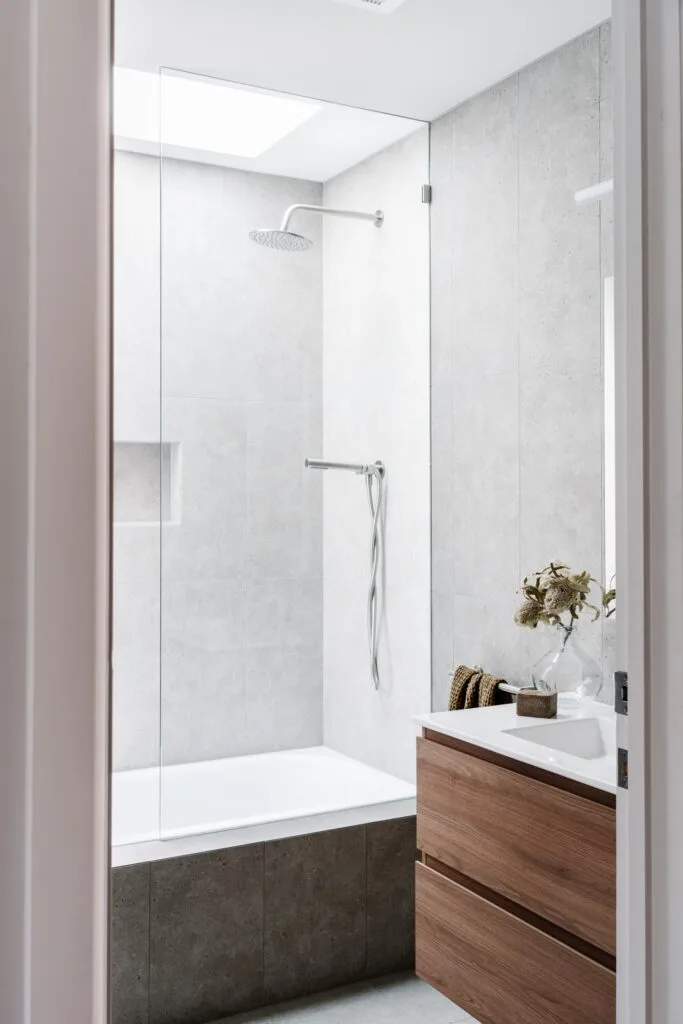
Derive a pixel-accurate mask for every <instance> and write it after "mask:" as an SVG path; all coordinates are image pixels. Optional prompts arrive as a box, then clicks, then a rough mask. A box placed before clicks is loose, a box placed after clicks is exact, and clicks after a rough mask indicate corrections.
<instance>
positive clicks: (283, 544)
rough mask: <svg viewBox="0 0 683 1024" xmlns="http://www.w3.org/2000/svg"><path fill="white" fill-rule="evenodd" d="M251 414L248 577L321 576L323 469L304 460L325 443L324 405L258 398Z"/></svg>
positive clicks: (248, 453) (251, 409)
mask: <svg viewBox="0 0 683 1024" xmlns="http://www.w3.org/2000/svg"><path fill="white" fill-rule="evenodd" d="M247 416H248V420H247V422H248V447H247V488H248V492H247V493H248V502H249V506H248V520H247V551H248V572H249V577H250V579H259V580H264V579H268V578H282V577H295V578H298V579H303V578H306V577H308V578H311V577H313V578H320V576H321V574H322V479H321V477H322V474H320V473H314V472H311V471H310V470H307V469H306V467H305V459H306V457H307V456H309V455H315V454H316V452H317V451H318V450H319V448H320V445H321V435H322V409H321V407H320V406H311V405H308V404H304V403H294V402H256V403H251V404H250V405H249V406H248V410H247Z"/></svg>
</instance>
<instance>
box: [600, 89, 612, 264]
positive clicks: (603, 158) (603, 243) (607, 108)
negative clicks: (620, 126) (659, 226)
mask: <svg viewBox="0 0 683 1024" xmlns="http://www.w3.org/2000/svg"><path fill="white" fill-rule="evenodd" d="M613 175H614V103H613V101H612V98H611V97H609V98H608V99H604V100H602V101H601V102H600V180H601V181H605V180H606V179H608V178H611V177H613ZM600 259H601V263H602V277H603V279H604V278H606V277H612V276H613V274H614V195H609V196H605V198H604V199H603V200H602V201H601V203H600Z"/></svg>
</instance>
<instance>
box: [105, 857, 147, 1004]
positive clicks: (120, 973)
mask: <svg viewBox="0 0 683 1024" xmlns="http://www.w3.org/2000/svg"><path fill="white" fill-rule="evenodd" d="M150 875H151V873H150V865H149V864H135V865H133V866H131V867H126V868H117V869H116V870H114V871H113V872H112V893H111V917H112V933H111V995H112V1009H111V1013H112V1021H113V1022H114V1024H149V921H150Z"/></svg>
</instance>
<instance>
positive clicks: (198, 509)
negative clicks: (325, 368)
mask: <svg viewBox="0 0 683 1024" xmlns="http://www.w3.org/2000/svg"><path fill="white" fill-rule="evenodd" d="M163 435H164V441H167V442H169V443H176V444H178V445H179V446H180V449H179V450H180V464H181V467H182V468H181V471H180V475H181V487H180V491H181V493H180V498H179V504H180V506H181V509H182V514H181V520H180V523H179V524H178V525H170V524H164V526H163V529H162V548H161V554H162V573H163V578H164V580H165V581H169V580H184V581H190V580H201V579H204V580H207V579H224V580H229V579H233V580H234V579H240V578H241V577H242V576H243V575H244V565H245V555H246V526H247V486H246V475H247V421H246V409H245V406H244V405H243V404H241V403H238V402H223V401H217V400H215V399H176V398H166V399H164V403H163Z"/></svg>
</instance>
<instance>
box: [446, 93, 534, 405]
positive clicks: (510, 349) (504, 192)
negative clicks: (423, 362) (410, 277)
mask: <svg viewBox="0 0 683 1024" xmlns="http://www.w3.org/2000/svg"><path fill="white" fill-rule="evenodd" d="M505 97H506V105H505V108H504V109H505V112H506V117H507V122H506V123H507V128H506V130H505V131H504V132H501V133H500V134H499V135H498V136H497V137H496V146H495V148H494V149H491V148H490V147H489V146H482V147H474V146H471V147H470V148H469V149H468V159H467V161H466V162H464V163H462V164H459V165H457V166H456V168H455V170H454V174H453V180H452V183H451V188H452V196H451V204H452V209H453V214H452V238H454V239H462V240H463V241H462V243H461V244H456V245H452V243H451V246H452V256H451V259H452V262H453V282H452V296H451V301H452V303H453V336H452V340H451V344H452V346H453V371H452V372H453V383H454V385H457V382H458V381H459V379H460V375H461V374H463V373H479V374H486V373H510V372H513V371H515V370H516V369H517V256H518V253H517V249H518V209H517V200H518V178H519V172H518V138H517V136H518V129H517V90H516V79H513V80H511V82H510V83H507V84H506V86H505ZM485 99H486V102H485ZM477 104H478V107H479V108H481V113H482V116H483V117H484V119H485V120H484V123H486V124H488V123H490V121H491V120H493V121H496V120H497V119H498V118H499V117H500V110H499V103H498V97H497V95H496V94H495V90H494V92H493V94H489V93H486V94H484V97H478V99H477ZM491 106H493V109H490V107H491ZM468 124H469V122H468ZM455 137H456V144H457V142H458V140H459V138H460V134H459V130H458V124H457V123H456V131H455Z"/></svg>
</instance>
